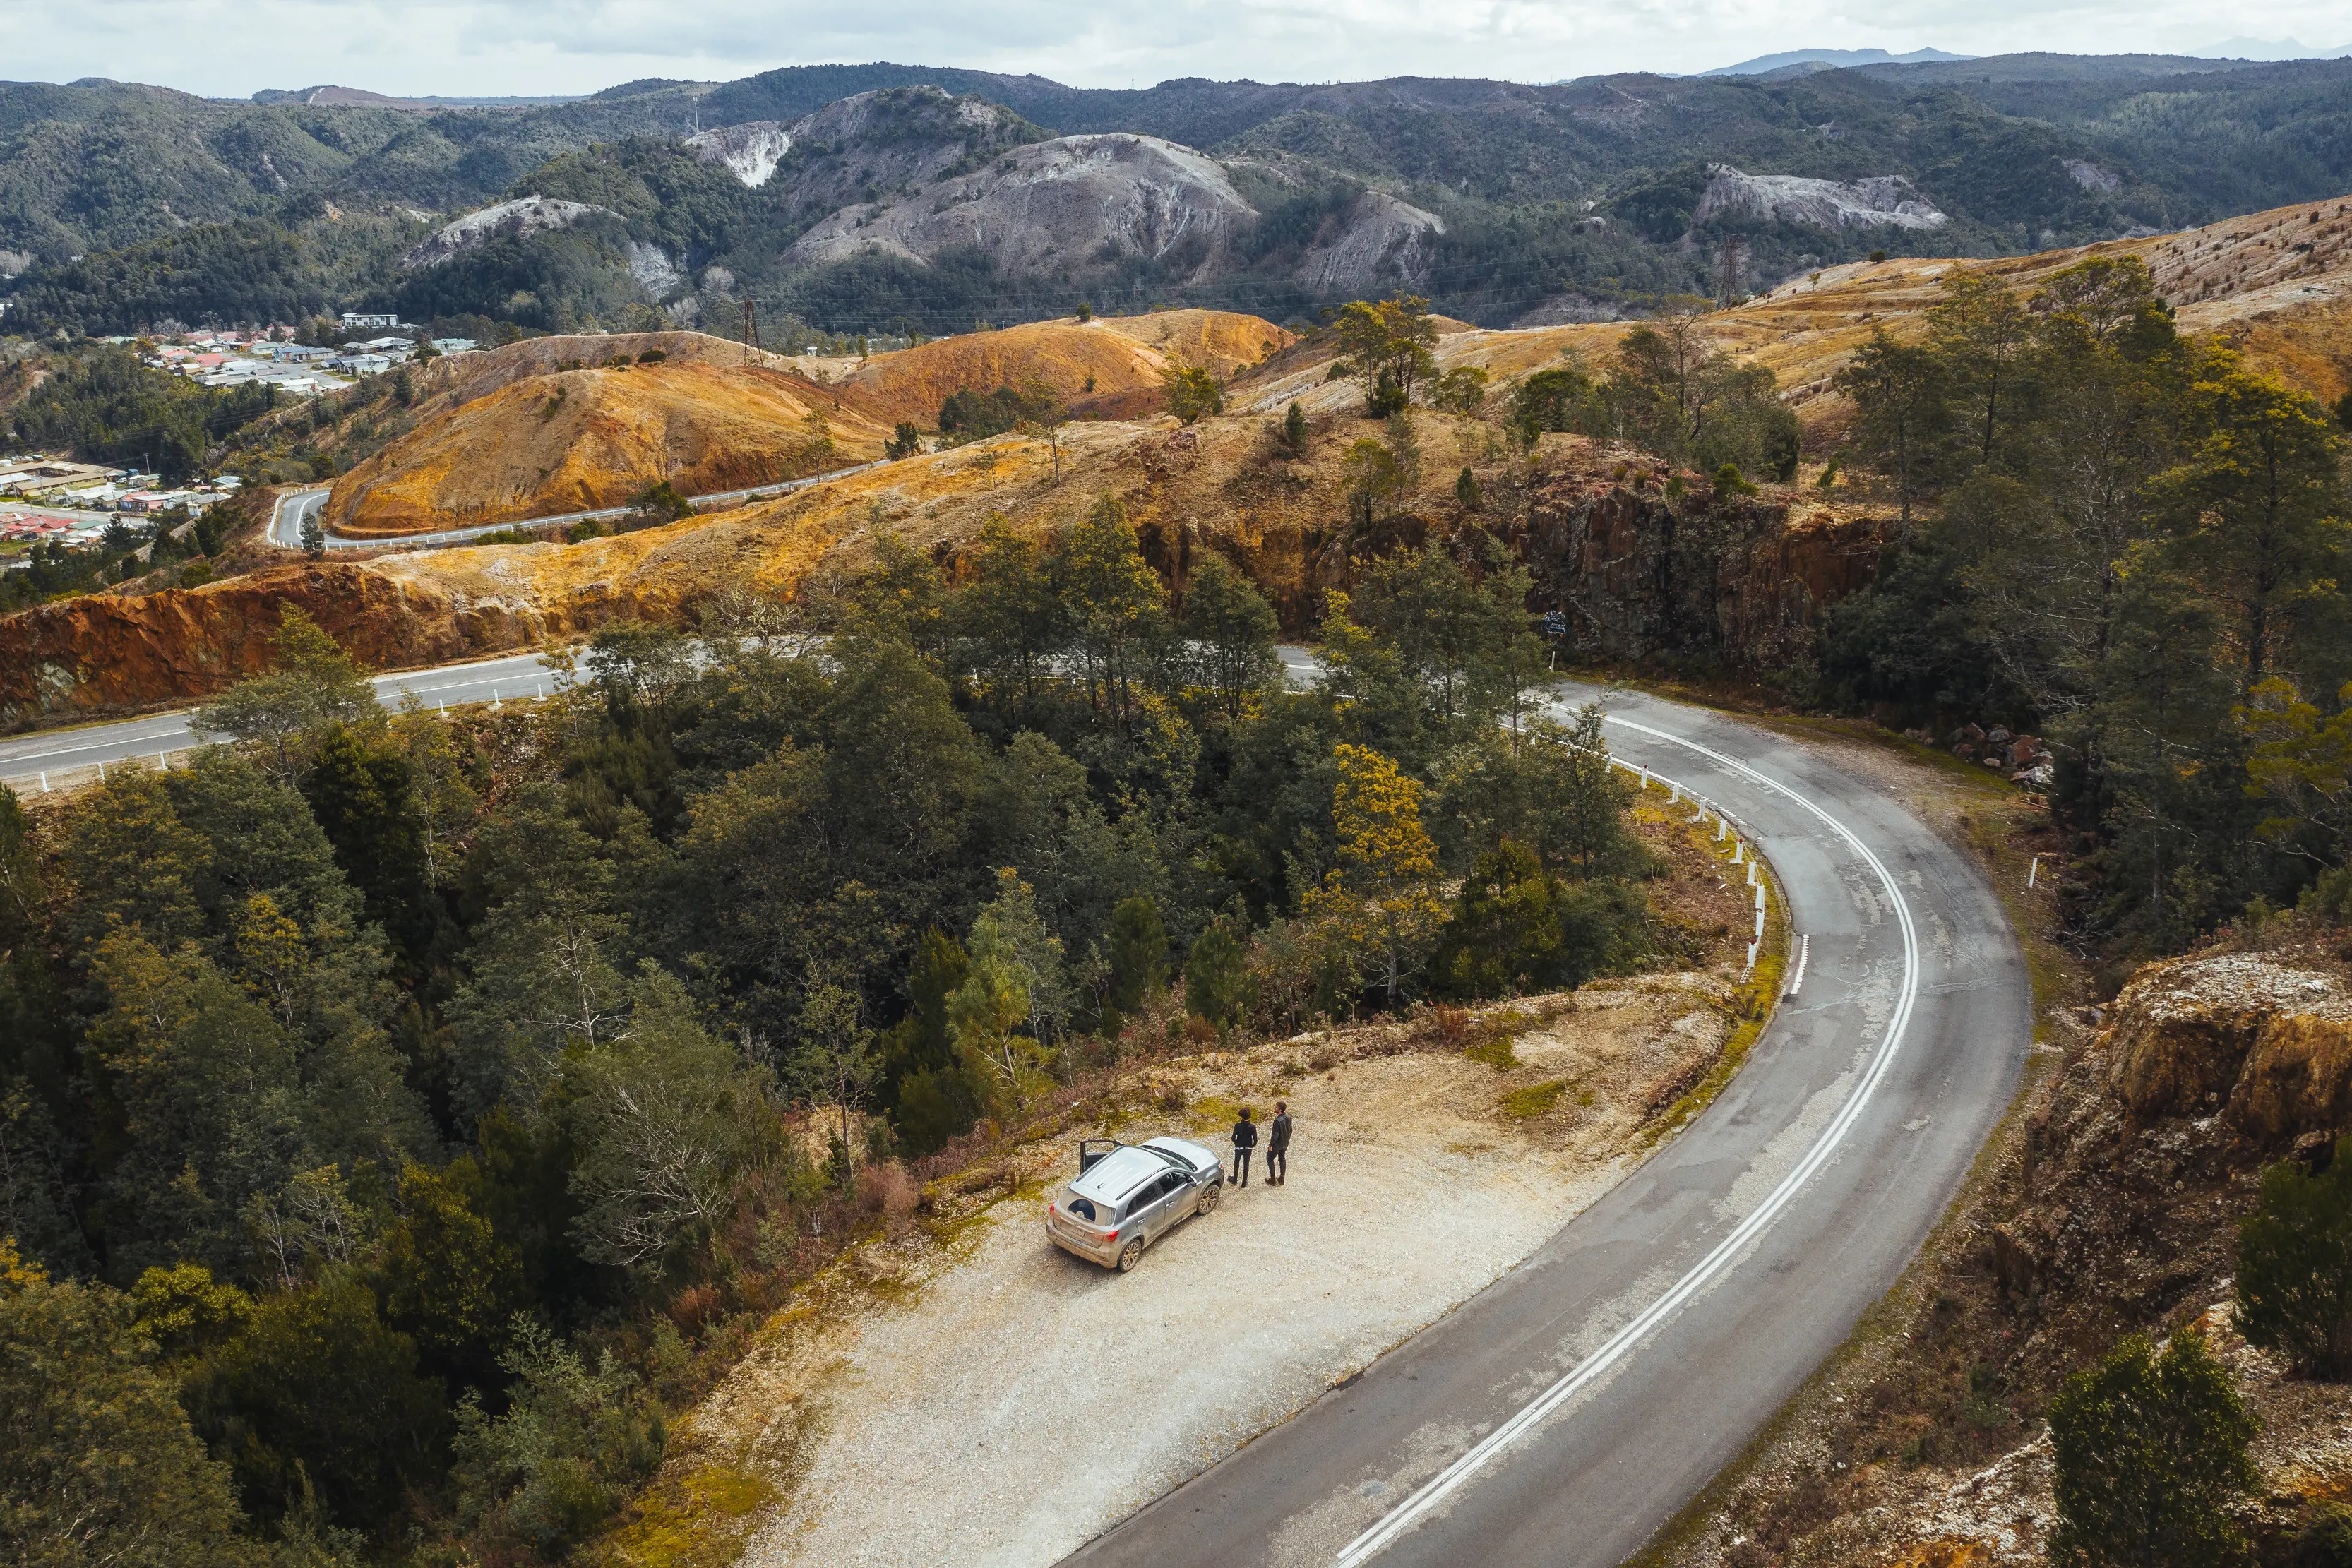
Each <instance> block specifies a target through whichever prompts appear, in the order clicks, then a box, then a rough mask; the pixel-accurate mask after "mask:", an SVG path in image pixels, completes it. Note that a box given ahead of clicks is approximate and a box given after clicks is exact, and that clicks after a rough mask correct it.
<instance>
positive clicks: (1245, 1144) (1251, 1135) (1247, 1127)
mask: <svg viewBox="0 0 2352 1568" xmlns="http://www.w3.org/2000/svg"><path fill="white" fill-rule="evenodd" d="M1255 1147H1257V1124H1256V1123H1255V1122H1253V1121H1251V1120H1250V1113H1249V1107H1248V1106H1246V1105H1244V1106H1243V1107H1242V1119H1241V1120H1240V1121H1238V1122H1235V1123H1234V1186H1249V1160H1250V1151H1251V1150H1252V1149H1254V1148H1255Z"/></svg>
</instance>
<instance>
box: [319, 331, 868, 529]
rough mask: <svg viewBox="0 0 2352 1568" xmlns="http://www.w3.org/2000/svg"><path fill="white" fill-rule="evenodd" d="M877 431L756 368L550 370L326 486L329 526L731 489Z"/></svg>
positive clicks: (469, 521)
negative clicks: (818, 423)
mask: <svg viewBox="0 0 2352 1568" xmlns="http://www.w3.org/2000/svg"><path fill="white" fill-rule="evenodd" d="M813 416H814V417H815V418H822V419H823V420H824V423H825V426H826V431H825V432H824V433H821V432H819V431H817V429H816V428H815V426H814V423H813ZM827 433H829V435H830V440H831V442H832V444H833V448H834V450H832V451H827V450H825V449H824V447H823V445H822V444H821V439H822V437H823V436H824V434H827ZM886 433H887V429H886V427H885V426H883V425H881V424H880V423H877V421H876V420H875V419H874V417H873V416H872V415H871V414H869V413H866V411H865V410H864V409H863V408H861V407H860V406H859V404H858V402H856V399H855V398H850V397H841V396H837V395H836V394H835V393H834V392H831V391H830V390H828V389H826V388H823V387H819V386H817V385H815V384H814V382H809V381H807V380H805V379H804V378H803V377H800V376H797V375H794V374H792V373H791V372H789V371H775V370H769V369H766V368H764V367H761V366H741V365H735V366H730V365H725V364H711V363H707V362H698V361H678V362H671V363H664V364H655V365H637V366H619V367H613V368H591V369H584V370H574V371H556V372H553V373H551V374H547V375H539V376H532V377H529V378H526V379H523V380H520V381H515V382H508V383H507V384H505V385H503V386H500V387H498V388H497V389H496V390H494V391H492V392H489V393H488V395H487V396H483V397H478V398H475V399H473V400H472V401H470V402H462V403H458V404H457V405H456V406H455V407H453V408H450V409H448V410H447V411H446V412H444V413H438V414H436V415H435V416H434V417H432V418H429V419H427V420H425V422H423V423H420V424H419V425H418V426H417V427H416V428H415V429H414V430H412V431H410V432H409V433H408V434H406V435H404V436H402V437H401V438H400V439H399V440H397V441H394V443H393V444H391V445H389V446H387V447H385V448H384V449H383V451H381V452H379V453H377V454H376V455H374V456H373V457H371V458H369V459H368V460H367V461H366V462H364V463H362V464H361V465H359V466H358V467H356V468H353V469H352V471H351V472H350V473H349V474H346V475H344V476H342V477H341V479H338V480H337V481H336V482H335V487H334V493H333V495H332V496H331V497H330V498H329V500H328V503H327V526H328V527H329V528H331V529H332V530H333V531H335V532H336V533H339V534H343V535H347V536H352V537H358V538H376V537H390V536H395V535H400V534H412V533H424V532H429V531H431V530H433V529H436V528H464V527H468V526H472V525H475V524H478V523H496V522H505V521H509V520H510V519H523V518H530V517H553V516H559V515H561V514H563V513H566V512H577V511H585V510H591V509H593V508H597V507H619V506H625V505H627V504H628V502H629V501H630V500H631V499H633V498H634V497H636V496H638V495H640V494H642V493H643V492H644V491H645V489H646V486H650V485H652V484H654V483H655V482H656V481H659V480H665V479H666V480H668V481H669V482H670V483H671V484H672V485H674V486H676V487H677V489H678V490H679V491H680V492H681V493H682V494H685V495H688V496H695V495H703V494H707V493H709V492H712V491H719V490H731V489H738V488H740V487H742V486H748V485H761V484H767V483H770V482H772V481H773V480H777V479H783V478H793V477H798V476H801V475H803V474H813V473H816V472H818V471H820V470H822V469H824V468H830V467H836V466H839V465H843V464H845V463H851V462H857V461H862V460H864V459H866V458H868V457H875V456H879V455H881V450H882V440H883V436H884V435H885V434H886Z"/></svg>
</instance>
